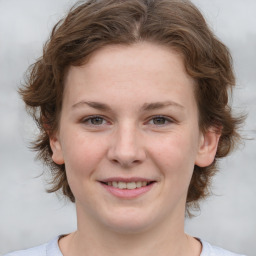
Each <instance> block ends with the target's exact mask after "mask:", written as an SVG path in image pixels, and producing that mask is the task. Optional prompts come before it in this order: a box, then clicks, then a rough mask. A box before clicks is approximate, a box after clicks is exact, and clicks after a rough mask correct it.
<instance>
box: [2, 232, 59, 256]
mask: <svg viewBox="0 0 256 256" xmlns="http://www.w3.org/2000/svg"><path fill="white" fill-rule="evenodd" d="M58 240H59V236H58V237H56V238H54V239H53V240H51V241H50V242H49V243H46V244H42V245H39V246H36V247H32V248H29V249H26V250H21V251H15V252H11V253H8V254H6V255H4V256H63V255H62V253H61V251H60V249H59V246H58Z"/></svg>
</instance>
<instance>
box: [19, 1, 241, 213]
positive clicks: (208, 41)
mask: <svg viewBox="0 0 256 256" xmlns="http://www.w3.org/2000/svg"><path fill="white" fill-rule="evenodd" d="M141 41H148V42H152V43H155V44H159V45H165V46H167V47H169V48H171V49H174V50H176V51H177V52H179V53H180V54H181V55H182V56H183V59H184V64H185V68H186V71H187V73H188V74H189V75H190V76H191V77H192V78H193V79H194V81H195V97H196V101H197V104H198V111H199V127H200V129H201V131H203V132H204V131H206V130H207V128H209V127H214V128H216V132H221V137H220V140H219V144H218V149H217V153H216V157H215V160H214V162H213V163H212V164H211V165H210V166H208V167H199V166H195V167H194V172H193V176H192V180H191V183H190V186H189V190H188V195H187V210H189V208H191V207H192V206H194V207H195V206H198V200H199V199H202V198H204V197H206V196H207V195H208V194H209V185H210V180H211V177H212V176H213V175H214V174H215V172H216V170H217V168H216V166H217V160H218V159H219V158H222V157H225V156H227V155H228V154H229V153H230V152H231V150H232V149H233V148H234V146H235V144H236V142H237V141H238V140H239V138H240V137H239V134H238V133H237V128H238V125H239V124H240V123H241V122H242V118H241V117H234V116H233V115H232V113H231V108H230V107H229V105H228V100H229V97H228V96H229V91H230V90H231V89H232V87H233V86H234V84H235V78H234V74H233V70H232V60H231V56H230V53H229V51H228V49H227V47H226V46H225V45H223V43H221V42H220V41H219V40H218V39H217V38H216V37H215V35H214V34H213V33H212V32H211V30H210V29H209V28H208V26H207V24H206V22H205V20H204V18H203V16H202V14H201V13H200V12H199V10H198V9H197V8H196V7H195V6H194V5H193V4H192V3H191V2H190V1H185V0H88V1H86V2H84V3H78V4H77V5H75V6H74V7H73V8H72V9H71V10H70V11H69V13H68V15H67V16H66V18H64V19H62V20H60V21H59V22H58V23H57V24H56V25H55V26H54V28H53V30H52V33H51V36H50V39H49V40H48V42H47V43H46V45H45V47H44V51H43V56H42V57H41V58H40V59H39V60H38V61H37V62H36V63H35V64H33V65H32V66H31V69H30V70H29V71H30V72H29V76H28V79H27V83H26V85H25V86H24V87H23V88H21V89H20V93H21V95H22V97H23V99H24V101H25V103H26V105H27V108H28V110H29V112H30V114H31V115H32V116H33V118H34V119H35V121H36V123H37V125H38V127H39V129H40V134H39V136H38V137H37V138H36V140H35V141H34V143H33V147H34V149H35V150H36V151H38V158H39V159H41V160H42V161H43V162H44V163H45V164H46V165H48V166H50V168H51V170H52V175H53V176H52V177H53V180H52V187H51V189H50V190H49V192H55V191H57V190H59V189H62V192H63V194H64V195H66V196H67V197H68V198H69V199H70V200H71V201H73V202H74V201H75V198H74V195H73V193H72V191H71V189H70V187H69V184H68V181H67V177H66V172H65V165H57V164H55V163H54V162H53V161H52V158H51V157H52V150H51V147H50V144H49V136H51V134H54V133H55V132H56V131H57V129H58V125H59V117H60V112H61V107H62V96H63V90H64V77H65V74H66V72H67V69H68V68H69V67H70V66H71V65H74V66H79V65H82V64H84V63H85V62H86V61H87V60H88V59H89V57H90V55H91V54H92V53H93V52H95V51H97V50H98V49H100V48H102V47H104V46H106V45H111V44H125V45H131V44H134V43H137V42H141Z"/></svg>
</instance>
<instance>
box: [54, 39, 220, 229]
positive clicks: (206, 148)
mask: <svg viewBox="0 0 256 256" xmlns="http://www.w3.org/2000/svg"><path fill="white" fill-rule="evenodd" d="M193 89H194V84H193V80H192V79H191V78H190V77H189V76H188V75H187V73H186V72H185V68H184V65H183V61H182V58H181V56H179V55H178V54H177V53H176V52H175V51H172V50H170V49H167V48H165V47H163V46H158V45H155V44H151V43H146V42H144V43H139V44H134V45H132V46H120V45H119V46H107V47H105V48H103V49H101V50H99V51H97V52H95V53H94V55H93V56H92V57H91V58H90V60H89V62H88V63H87V64H85V65H84V66H80V67H70V69H69V71H68V73H67V77H66V81H65V91H64V98H63V108H62V112H61V118H60V124H59V131H58V133H57V134H56V135H55V136H54V137H52V138H51V140H50V143H51V147H52V150H53V160H54V161H55V162H56V163H57V164H63V163H65V167H66V172H67V178H68V182H69V185H70V187H71V190H72V192H73V194H74V196H75V199H76V206H77V212H78V223H79V221H82V219H86V220H90V221H91V222H94V223H97V225H100V226H101V227H102V228H109V229H113V230H118V231H119V232H139V231H142V230H147V229H149V228H153V227H156V226H159V225H160V226H161V225H166V224H167V223H169V222H173V221H174V220H175V221H176V222H177V223H178V222H179V220H182V219H183V217H184V211H185V202H186V195H187V190H188V186H189V183H190V179H191V176H192V173H193V168H194V165H195V164H197V165H199V166H204V165H208V164H210V163H211V161H212V160H213V157H214V154H215V153H214V150H215V149H216V141H217V139H216V136H215V137H214V136H212V135H207V134H206V135H202V134H201V133H200V131H199V127H198V109H197V105H196V101H195V97H194V91H193ZM209 134H213V133H209ZM214 141H215V144H214V143H212V142H214ZM211 145H212V146H211Z"/></svg>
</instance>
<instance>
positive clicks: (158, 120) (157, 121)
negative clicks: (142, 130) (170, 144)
mask: <svg viewBox="0 0 256 256" xmlns="http://www.w3.org/2000/svg"><path fill="white" fill-rule="evenodd" d="M173 122H174V121H173V120H172V119H171V118H168V117H165V116H156V117H153V118H152V119H151V120H150V121H149V123H150V124H152V125H157V126H164V125H167V124H170V123H173Z"/></svg>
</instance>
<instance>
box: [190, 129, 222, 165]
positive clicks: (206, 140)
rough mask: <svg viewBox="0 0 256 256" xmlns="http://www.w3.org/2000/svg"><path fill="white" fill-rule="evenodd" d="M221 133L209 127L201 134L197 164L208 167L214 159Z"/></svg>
mask: <svg viewBox="0 0 256 256" xmlns="http://www.w3.org/2000/svg"><path fill="white" fill-rule="evenodd" d="M220 136H221V133H220V132H218V131H216V130H215V129H208V130H207V131H206V132H205V133H204V134H201V137H200V142H199V148H198V152H197V157H196V162H195V165H198V166H200V167H206V166H209V165H211V164H212V162H213V161H214V158H215V155H216V152H217V148H218V143H219V139H220Z"/></svg>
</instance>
